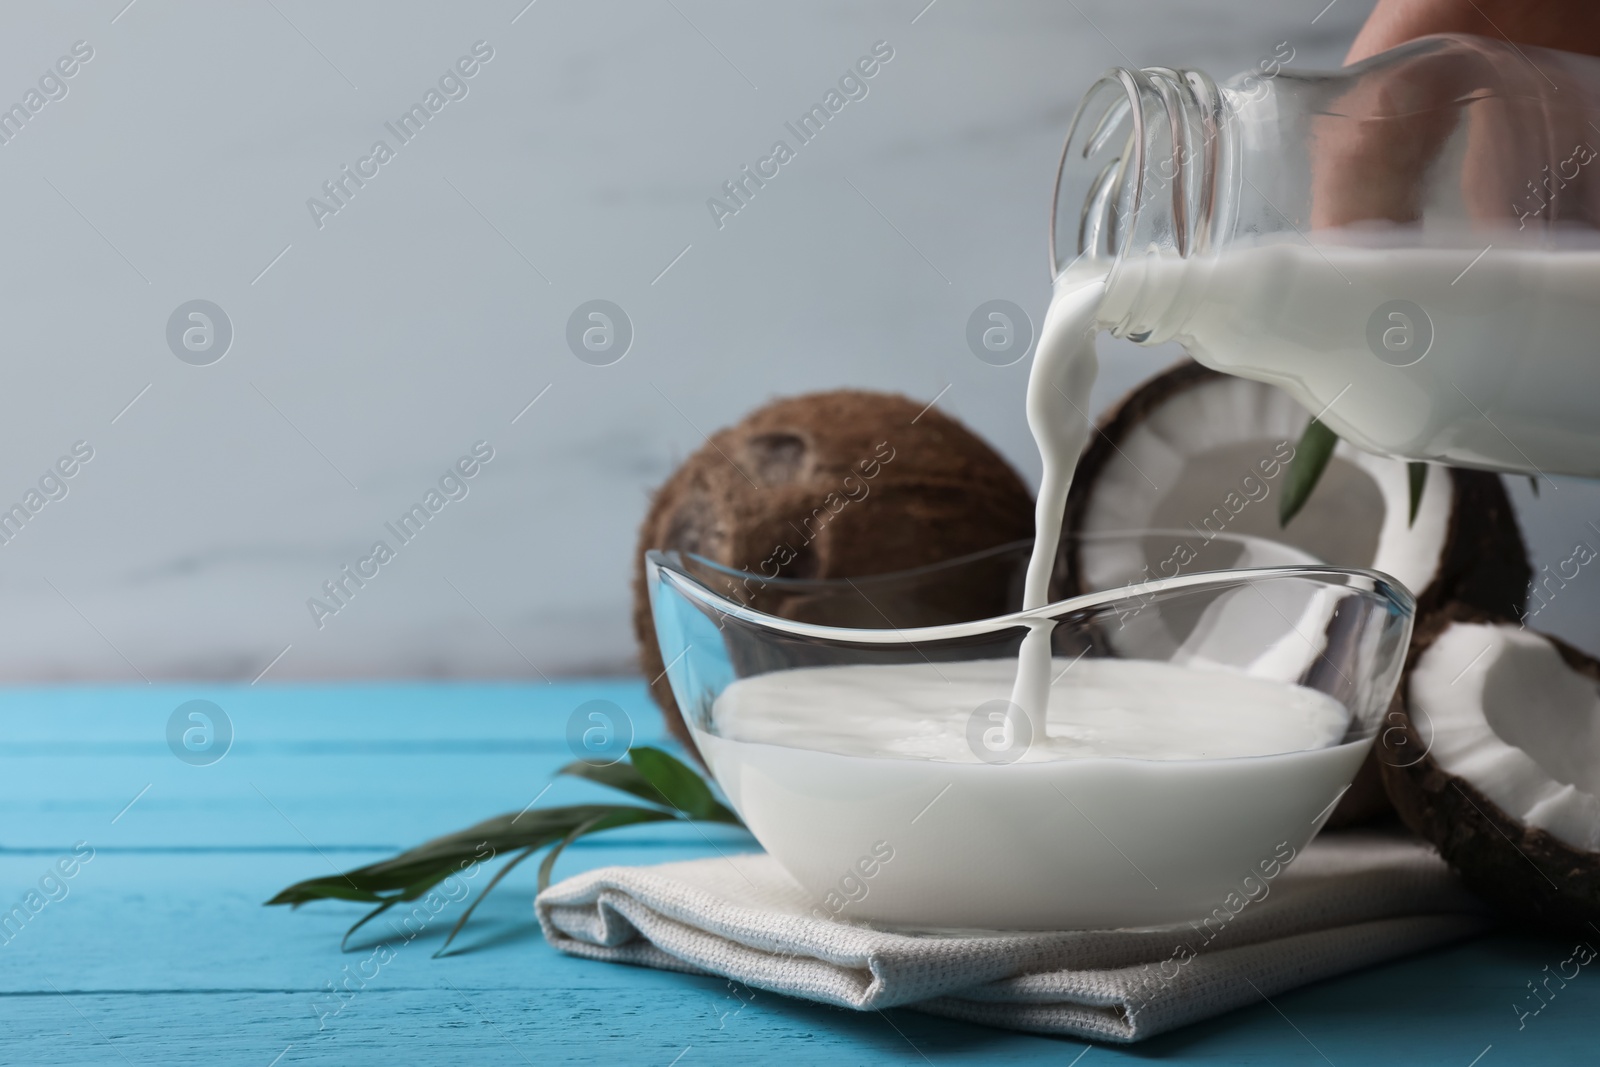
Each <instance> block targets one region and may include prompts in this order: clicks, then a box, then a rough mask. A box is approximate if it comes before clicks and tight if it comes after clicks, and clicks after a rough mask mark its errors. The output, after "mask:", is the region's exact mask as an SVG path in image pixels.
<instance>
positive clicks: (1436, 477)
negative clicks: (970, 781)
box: [1057, 361, 1531, 826]
mask: <svg viewBox="0 0 1600 1067" xmlns="http://www.w3.org/2000/svg"><path fill="white" fill-rule="evenodd" d="M1310 418H1311V414H1310V413H1309V412H1307V411H1306V410H1305V409H1304V408H1302V407H1301V406H1300V405H1299V404H1298V403H1296V402H1295V401H1294V400H1293V399H1291V398H1290V397H1289V395H1288V394H1287V393H1284V392H1282V391H1280V390H1278V389H1277V388H1275V387H1273V386H1271V385H1267V384H1265V383H1262V382H1254V381H1248V380H1246V379H1243V378H1234V377H1231V376H1228V375H1224V374H1221V373H1218V372H1217V371H1213V370H1210V369H1209V368H1207V367H1203V366H1201V365H1200V364H1198V363H1194V362H1192V361H1185V362H1183V363H1181V364H1179V365H1178V366H1176V367H1173V368H1172V369H1170V370H1168V371H1165V372H1164V373H1162V374H1159V375H1157V376H1156V377H1154V378H1152V379H1150V380H1149V381H1147V382H1145V383H1144V384H1143V385H1141V386H1140V387H1139V388H1137V389H1135V390H1134V391H1133V392H1132V393H1130V394H1129V395H1128V396H1127V397H1126V398H1125V399H1124V400H1123V401H1122V402H1121V403H1120V404H1119V405H1117V407H1115V408H1114V409H1113V410H1112V411H1111V412H1110V413H1109V414H1107V415H1106V416H1105V417H1104V418H1103V419H1102V420H1101V422H1100V425H1099V432H1098V433H1097V434H1096V435H1095V437H1094V439H1093V440H1092V441H1091V443H1090V445H1089V448H1088V449H1087V450H1086V451H1085V452H1084V455H1083V458H1082V460H1081V461H1080V462H1079V464H1078V468H1077V473H1076V475H1075V477H1074V479H1073V484H1072V491H1071V494H1070V495H1069V497H1068V501H1067V514H1066V520H1065V523H1064V527H1065V530H1066V531H1067V532H1068V533H1105V532H1108V531H1116V530H1136V529H1174V530H1179V531H1184V532H1185V533H1186V536H1185V537H1184V538H1182V540H1183V542H1184V545H1185V547H1186V548H1187V549H1188V551H1187V552H1179V551H1178V550H1177V549H1178V546H1176V545H1174V546H1172V550H1171V551H1166V552H1162V551H1159V550H1152V545H1153V542H1151V540H1150V539H1148V538H1144V539H1139V541H1138V542H1134V541H1133V540H1129V541H1127V542H1123V543H1120V544H1117V543H1113V544H1105V543H1104V542H1103V541H1102V542H1090V543H1087V544H1085V545H1083V547H1081V548H1077V549H1069V547H1068V543H1067V542H1065V541H1064V542H1063V546H1062V552H1063V554H1064V556H1065V558H1063V559H1062V560H1061V561H1060V563H1059V564H1058V567H1057V573H1058V575H1061V576H1062V577H1061V579H1060V580H1061V581H1062V582H1063V583H1064V584H1063V586H1062V587H1061V588H1060V589H1059V590H1057V591H1058V592H1059V593H1061V594H1063V595H1070V594H1073V593H1077V592H1082V591H1086V590H1089V589H1094V588H1104V587H1105V584H1106V581H1107V579H1108V576H1111V575H1114V574H1124V575H1125V574H1130V573H1132V574H1137V573H1140V571H1141V566H1142V567H1144V568H1147V569H1148V573H1149V575H1150V577H1152V578H1163V577H1171V576H1173V575H1174V574H1177V573H1185V572H1188V571H1193V570H1197V569H1205V570H1217V569H1222V568H1226V567H1230V566H1234V565H1236V564H1235V560H1234V559H1232V558H1231V555H1237V553H1238V552H1239V549H1238V548H1237V547H1236V546H1235V545H1234V544H1232V543H1230V542H1227V541H1223V540H1215V541H1213V540H1211V538H1215V537H1216V535H1217V534H1222V533H1229V534H1247V535H1253V536H1256V537H1264V538H1269V539H1271V540H1275V541H1279V542H1284V543H1287V544H1289V545H1291V546H1293V547H1295V548H1297V549H1300V550H1301V551H1303V552H1305V553H1307V554H1308V555H1310V556H1313V557H1316V558H1317V559H1319V560H1321V561H1323V562H1326V563H1330V564H1334V565H1336V566H1342V567H1362V568H1369V569H1372V570H1378V571H1382V572H1384V573H1385V574H1388V575H1390V576H1391V577H1393V578H1395V579H1397V580H1398V581H1400V582H1401V583H1402V584H1403V585H1405V586H1406V588H1407V589H1409V590H1410V591H1411V592H1412V594H1413V595H1414V596H1415V597H1416V599H1417V610H1418V618H1419V620H1420V619H1425V618H1427V617H1428V616H1429V615H1430V614H1431V613H1433V612H1436V611H1438V610H1439V609H1440V608H1441V607H1442V606H1443V605H1445V604H1447V603H1450V602H1462V603H1466V604H1471V605H1475V606H1477V607H1480V608H1483V609H1485V610H1487V611H1490V612H1494V613H1497V614H1502V615H1506V616H1510V615H1511V614H1513V613H1517V612H1520V611H1521V609H1522V607H1523V605H1524V604H1525V603H1526V599H1527V589H1528V581H1529V578H1530V576H1531V570H1530V568H1529V565H1528V555H1527V550H1526V548H1525V547H1524V546H1523V543H1522V536H1521V533H1520V532H1519V530H1518V528H1517V523H1516V519H1515V517H1514V515H1513V513H1512V510H1511V502H1510V499H1509V498H1508V497H1507V495H1506V492H1505V488H1504V486H1503V485H1502V484H1501V481H1500V477H1499V475H1497V474H1492V473H1489V472H1485V471H1467V470H1457V469H1453V468H1449V467H1443V466H1438V465H1433V466H1431V467H1430V470H1429V472H1428V478H1427V481H1426V483H1425V485H1424V488H1423V492H1422V497H1421V499H1420V501H1419V502H1418V507H1417V513H1416V518H1415V521H1411V518H1410V480H1409V476H1408V472H1407V464H1406V462H1405V461H1404V460H1397V459H1391V458H1388V457H1386V456H1378V455H1373V454H1370V453H1367V452H1363V451H1361V450H1360V449H1358V448H1356V447H1354V446H1353V445H1350V444H1348V443H1347V442H1343V441H1341V442H1340V443H1339V444H1338V446H1337V447H1336V448H1335V450H1334V452H1333V455H1332V457H1331V458H1330V459H1329V461H1328V465H1327V467H1326V469H1325V470H1324V471H1323V474H1322V477H1321V479H1320V480H1319V482H1318V484H1317V486H1316V488H1315V489H1314V490H1313V491H1312V492H1311V495H1310V497H1309V498H1308V499H1307V500H1306V502H1305V505H1304V506H1303V507H1302V508H1301V510H1300V512H1299V513H1298V514H1297V515H1296V516H1295V517H1294V518H1293V519H1292V520H1291V521H1290V522H1289V524H1288V526H1287V527H1281V526H1280V525H1279V522H1278V507H1279V502H1280V500H1281V496H1282V494H1283V493H1284V492H1285V491H1286V487H1287V484H1288V480H1289V479H1288V470H1289V463H1290V461H1291V460H1292V459H1293V458H1294V455H1295V451H1296V448H1297V447H1298V445H1299V442H1300V438H1301V435H1302V434H1304V432H1305V429H1306V425H1307V423H1309V421H1310ZM1129 553H1143V554H1144V555H1145V558H1144V559H1143V560H1142V561H1139V560H1132V559H1129V558H1128V555H1129ZM1386 808H1387V801H1386V799H1385V797H1384V792H1383V789H1382V786H1381V779H1380V775H1379V774H1378V772H1377V769H1376V767H1371V766H1369V767H1368V768H1365V769H1364V770H1363V772H1362V774H1361V775H1360V776H1359V777H1358V778H1357V780H1356V783H1355V785H1354V786H1352V788H1351V789H1350V790H1349V792H1348V793H1347V794H1346V796H1345V798H1344V800H1343V801H1341V803H1340V806H1339V809H1338V810H1337V811H1336V812H1335V814H1334V816H1333V818H1332V819H1330V825H1335V826H1336V825H1340V824H1345V823H1350V822H1355V821H1359V820H1361V819H1363V818H1367V817H1370V816H1372V815H1374V814H1377V813H1379V812H1381V811H1382V810H1384V809H1386Z"/></svg>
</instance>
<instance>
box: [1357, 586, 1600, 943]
mask: <svg viewBox="0 0 1600 1067" xmlns="http://www.w3.org/2000/svg"><path fill="white" fill-rule="evenodd" d="M1458 621H1459V622H1475V623H1495V622H1507V621H1514V620H1509V619H1507V618H1506V616H1505V615H1504V614H1501V613H1496V612H1486V611H1483V610H1481V609H1478V608H1475V607H1472V606H1470V605H1465V604H1452V605H1448V606H1447V607H1445V608H1444V609H1442V610H1441V611H1439V612H1437V613H1435V614H1434V615H1433V616H1431V617H1430V618H1429V619H1428V621H1427V623H1426V624H1425V626H1424V627H1423V628H1421V629H1419V630H1418V631H1417V632H1416V635H1415V637H1414V638H1413V640H1412V643H1411V650H1410V652H1409V654H1408V655H1407V657H1406V668H1405V673H1404V675H1403V677H1402V680H1401V683H1400V690H1399V692H1397V693H1396V694H1395V701H1394V705H1393V708H1392V709H1391V711H1390V716H1389V720H1388V721H1389V722H1390V723H1391V724H1392V726H1391V728H1390V729H1388V730H1385V731H1384V733H1383V735H1382V736H1381V737H1380V738H1379V747H1378V748H1377V749H1375V750H1374V751H1375V753H1376V754H1377V755H1378V757H1379V762H1380V764H1381V767H1382V775H1383V784H1384V789H1385V790H1386V792H1387V793H1388V797H1389V800H1390V802H1391V803H1392V804H1393V805H1394V810H1395V811H1396V812H1398V813H1399V815H1400V819H1401V821H1402V822H1404V823H1405V824H1406V826H1407V827H1409V828H1410V829H1411V830H1412V831H1413V832H1415V833H1417V834H1419V835H1420V836H1422V837H1424V838H1426V839H1427V840H1428V841H1430V842H1431V843H1432V844H1433V845H1434V847H1435V848H1437V849H1438V850H1439V855H1440V856H1442V857H1443V858H1444V860H1445V862H1447V863H1449V864H1450V866H1451V867H1453V868H1455V870H1456V871H1458V872H1459V873H1460V875H1461V880H1462V881H1463V883H1465V884H1466V885H1467V887H1468V888H1470V889H1472V890H1473V891H1474V892H1476V893H1477V894H1478V895H1479V896H1482V897H1484V898H1485V899H1486V900H1488V901H1490V902H1491V903H1493V904H1494V905H1496V907H1498V908H1499V909H1500V910H1501V911H1502V912H1504V914H1505V915H1506V917H1507V918H1508V919H1510V920H1512V921H1513V922H1516V923H1519V924H1522V925H1527V926H1530V927H1533V928H1536V929H1545V930H1553V931H1558V932H1567V931H1579V932H1585V933H1587V932H1589V931H1590V930H1592V927H1590V926H1589V924H1590V923H1591V922H1600V856H1597V855H1596V854H1594V853H1588V852H1583V851H1580V850H1578V849H1574V848H1573V847H1572V846H1570V845H1568V844H1566V843H1564V842H1562V841H1561V840H1559V839H1558V838H1556V837H1554V836H1553V835H1551V834H1549V833H1546V832H1545V831H1544V830H1541V829H1539V828H1537V827H1533V826H1527V825H1525V824H1523V823H1521V822H1519V821H1518V820H1516V819H1515V818H1513V817H1512V816H1510V815H1508V814H1506V812H1505V811H1504V810H1502V809H1501V808H1500V806H1499V805H1497V804H1495V803H1494V801H1492V800H1490V799H1489V798H1488V797H1487V796H1485V795H1484V794H1483V793H1482V792H1480V791H1479V790H1478V789H1477V788H1476V787H1474V786H1473V785H1472V783H1471V782H1469V781H1467V780H1466V779H1464V778H1461V777H1459V776H1457V775H1453V774H1450V773H1449V772H1447V771H1445V770H1443V769H1442V768H1441V767H1440V766H1439V765H1438V764H1437V763H1436V762H1435V761H1434V759H1433V757H1432V756H1431V755H1423V756H1422V757H1421V758H1420V759H1417V758H1415V757H1413V756H1410V755H1409V753H1415V752H1423V753H1426V752H1427V743H1426V740H1425V739H1424V738H1423V737H1422V735H1421V732H1420V731H1418V729H1417V728H1416V725H1415V723H1414V722H1413V721H1412V716H1411V714H1410V710H1409V708H1408V706H1407V697H1408V694H1409V690H1410V680H1411V673H1412V671H1413V670H1414V669H1415V668H1416V665H1417V663H1418V661H1419V660H1420V659H1421V658H1422V655H1423V653H1425V652H1426V651H1427V650H1428V649H1429V648H1430V647H1432V645H1433V643H1434V641H1436V640H1437V639H1438V637H1439V635H1440V634H1442V633H1444V632H1445V630H1446V629H1448V628H1449V626H1450V624H1451V623H1452V622H1458ZM1539 636H1541V637H1543V638H1545V639H1546V640H1548V641H1549V642H1550V643H1551V645H1553V646H1554V647H1555V650H1556V652H1557V653H1558V654H1560V656H1561V658H1562V660H1563V661H1564V662H1565V663H1566V664H1567V666H1569V667H1571V668H1572V669H1573V670H1574V671H1577V672H1578V673H1579V674H1582V675H1584V676H1585V677H1587V678H1589V679H1591V680H1593V681H1595V682H1597V683H1600V661H1596V660H1595V659H1594V658H1593V657H1591V656H1588V655H1586V654H1584V653H1583V652H1580V651H1579V650H1578V649H1576V648H1573V647H1572V646H1571V645H1569V644H1567V643H1565V642H1564V641H1561V640H1560V639H1558V638H1555V637H1551V636H1550V635H1548V634H1540V635H1539ZM1396 731H1399V732H1398V733H1397V732H1396Z"/></svg>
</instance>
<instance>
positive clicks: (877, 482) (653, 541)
mask: <svg viewBox="0 0 1600 1067" xmlns="http://www.w3.org/2000/svg"><path fill="white" fill-rule="evenodd" d="M1032 535H1033V497H1032V494H1030V493H1029V492H1028V489H1027V487H1026V486H1025V485H1024V484H1023V482H1022V479H1021V478H1020V477H1018V476H1017V473H1016V471H1014V470H1012V468H1011V466H1010V465H1009V464H1007V463H1006V461H1005V460H1004V459H1002V458H1000V456H999V454H998V453H996V452H995V451H994V450H993V449H992V448H990V447H989V446H988V445H987V444H985V443H984V442H983V441H982V440H981V439H980V438H978V437H977V436H976V435H974V434H973V433H972V431H970V430H968V429H967V428H966V427H964V426H962V425H961V424H960V423H959V422H957V421H956V420H955V419H952V418H950V417H949V416H947V415H945V414H943V413H941V412H939V411H938V410H936V409H933V408H928V407H926V405H924V404H922V403H919V402H917V401H914V400H911V399H909V398H907V397H904V396H896V395H893V394H889V393H870V392H861V391H857V390H847V389H842V390H838V391H835V392H827V393H812V394H808V395H805V396H797V397H789V398H786V399H781V400H776V401H773V402H772V403H770V404H768V405H766V406H765V407H762V408H759V409H757V410H756V411H754V412H752V413H750V414H749V415H747V416H746V417H745V418H744V419H743V420H742V421H741V422H739V423H738V424H737V425H735V426H732V427H730V428H728V429H725V430H721V431H718V432H717V433H715V434H713V435H712V436H711V438H710V439H709V440H708V441H707V442H706V444H705V445H704V446H703V447H702V448H701V449H699V451H697V452H695V453H694V454H693V455H691V456H690V457H689V458H688V460H687V461H685V462H684V464H683V465H682V466H681V467H679V468H678V469H677V470H676V471H675V472H674V473H673V474H672V475H671V477H669V478H668V479H667V481H666V482H665V484H663V485H662V486H661V488H660V489H659V490H657V491H656V494H655V496H654V498H653V499H652V500H651V504H650V510H649V512H648V514H647V515H646V516H645V520H644V525H643V526H642V527H641V528H640V531H639V549H638V551H637V552H636V553H635V555H634V572H633V574H634V578H633V628H634V633H635V635H636V636H637V638H638V640H639V659H640V664H641V666H642V667H643V669H644V674H645V677H646V678H648V679H651V682H650V691H651V695H652V696H654V697H655V700H656V703H658V704H659V705H661V709H662V712H663V713H664V715H665V718H666V721H667V726H668V727H669V728H670V729H671V730H672V733H673V735H674V736H676V737H677V738H678V739H679V740H680V741H682V742H683V744H684V745H685V746H686V747H688V748H689V749H690V750H691V751H693V750H694V744H693V741H692V740H691V738H690V736H689V732H688V730H687V728H686V727H685V726H684V723H683V719H682V716H681V715H680V713H679V711H678V707H677V704H676V703H675V702H674V700H673V697H672V690H671V688H670V686H669V685H668V683H667V679H666V677H665V676H664V664H663V663H662V660H661V651H660V649H659V647H658V646H657V644H656V637H655V625H654V622H653V620H652V618H651V615H650V598H649V593H648V591H647V589H646V587H645V577H644V555H645V553H646V552H648V551H650V550H652V549H663V550H678V551H682V552H686V553H693V554H695V555H698V556H703V557H705V558H707V559H710V560H712V561H714V562H716V563H720V564H722V565H724V566H727V567H732V568H735V569H737V570H741V571H750V572H756V573H762V574H766V575H768V576H773V575H774V574H775V575H776V577H779V578H811V579H827V578H859V577H864V576H867V575H873V574H884V573H888V572H891V571H899V570H905V569H908V568H912V567H921V566H926V565H928V564H931V563H939V562H943V561H945V560H949V559H955V558H957V557H959V556H964V555H967V554H969V553H973V552H980V551H982V550H984V549H987V548H993V547H995V546H997V545H1003V544H1007V543H1009V542H1012V541H1019V540H1023V539H1026V538H1029V537H1031V536H1032ZM971 595H972V599H973V602H972V604H971V610H970V611H969V612H968V613H967V614H966V617H968V618H980V617H983V616H985V615H989V614H994V613H997V612H1000V611H1004V610H1005V609H1006V607H1007V605H1005V604H1004V603H1000V602H998V601H997V602H994V603H989V602H988V601H989V600H991V599H993V598H994V596H995V593H994V591H993V590H986V589H974V590H972V591H971ZM741 599H743V600H744V601H745V602H747V603H750V604H751V605H752V606H754V607H757V608H766V607H768V605H764V604H763V603H761V602H760V601H759V600H751V599H750V598H749V597H748V596H742V595H741Z"/></svg>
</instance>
